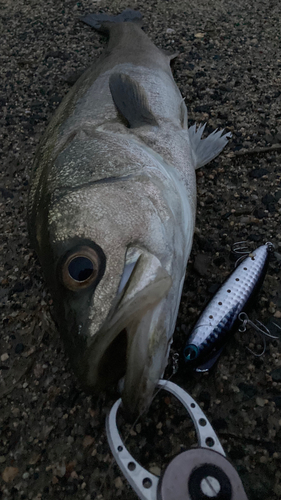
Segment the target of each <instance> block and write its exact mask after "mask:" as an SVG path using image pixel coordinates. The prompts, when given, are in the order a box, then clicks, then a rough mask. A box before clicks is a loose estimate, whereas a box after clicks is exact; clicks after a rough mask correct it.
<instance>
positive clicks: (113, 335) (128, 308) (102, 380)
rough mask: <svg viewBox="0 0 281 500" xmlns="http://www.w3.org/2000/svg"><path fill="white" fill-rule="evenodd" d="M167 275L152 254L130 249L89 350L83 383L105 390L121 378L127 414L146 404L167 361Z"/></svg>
mask: <svg viewBox="0 0 281 500" xmlns="http://www.w3.org/2000/svg"><path fill="white" fill-rule="evenodd" d="M171 285H172V279H171V276H170V275H169V273H168V272H167V271H166V270H165V268H164V267H163V266H162V265H161V263H160V261H159V259H158V258H157V257H155V256H154V255H153V254H151V253H149V252H147V251H145V250H143V249H142V250H139V249H136V248H130V249H129V251H128V252H127V255H126V263H125V266H124V271H123V275H122V277H121V280H120V285H119V289H118V293H117V297H116V301H115V304H114V306H113V307H112V312H111V314H109V317H108V319H107V321H106V322H105V324H104V325H103V326H102V328H101V329H100V331H99V332H98V333H97V334H96V335H95V339H94V341H93V343H92V344H91V348H90V352H88V356H87V358H88V363H87V372H88V373H87V385H88V386H90V387H93V388H98V390H104V389H106V388H108V387H110V386H113V385H114V384H116V383H117V382H118V381H119V380H120V379H121V378H122V377H124V388H123V391H122V400H123V405H124V407H125V410H126V412H127V414H128V415H131V416H135V415H137V414H139V413H142V412H143V411H145V410H146V408H147V407H148V406H149V404H150V402H151V399H152V396H153V391H154V388H155V386H156V384H157V382H158V380H159V378H160V377H161V375H162V373H163V371H164V368H165V365H166V359H167V351H168V344H169V342H168V337H169V335H168V333H169V332H167V326H166V325H167V310H166V300H167V299H166V297H167V294H168V291H169V290H170V288H171Z"/></svg>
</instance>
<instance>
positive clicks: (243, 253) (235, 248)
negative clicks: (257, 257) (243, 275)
mask: <svg viewBox="0 0 281 500" xmlns="http://www.w3.org/2000/svg"><path fill="white" fill-rule="evenodd" d="M231 250H232V252H233V253H234V254H235V255H240V257H239V258H238V259H237V260H236V262H235V266H234V267H235V268H236V267H237V266H238V264H240V263H241V262H242V261H243V260H244V259H245V258H246V257H247V256H248V255H249V253H250V250H249V248H248V246H247V241H237V242H236V243H233V245H232V247H231Z"/></svg>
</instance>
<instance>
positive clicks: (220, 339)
mask: <svg viewBox="0 0 281 500" xmlns="http://www.w3.org/2000/svg"><path fill="white" fill-rule="evenodd" d="M273 250H274V246H273V244H272V243H271V242H268V243H266V244H265V245H261V246H260V247H258V248H257V249H256V250H254V251H253V252H251V253H249V255H248V257H246V258H245V259H244V260H242V262H241V263H240V264H239V265H237V267H236V269H234V271H233V272H232V273H231V274H230V276H228V278H227V279H226V280H225V282H224V283H223V284H222V285H221V286H220V288H219V289H218V291H217V292H216V293H215V295H214V296H213V297H212V299H211V300H210V302H209V303H208V304H207V306H206V307H205V309H204V310H203V312H202V313H201V315H200V317H199V319H198V320H197V322H196V324H195V326H194V328H193V329H192V331H191V333H190V335H189V337H188V340H187V342H186V346H185V348H184V360H185V362H186V366H189V367H190V368H192V369H194V370H195V371H197V372H206V371H208V370H210V369H211V368H212V366H213V365H214V364H215V363H216V362H217V360H218V359H219V357H220V355H221V353H222V351H223V349H224V347H225V345H226V343H227V342H228V341H229V339H230V337H231V334H232V333H233V332H234V331H235V330H236V329H237V327H238V325H239V322H240V324H241V323H243V319H242V318H243V317H244V314H245V312H246V311H247V310H248V309H249V307H250V305H251V303H252V302H253V300H254V299H255V297H256V295H257V293H258V291H259V290H260V288H261V286H262V283H263V280H264V277H265V274H266V270H267V267H268V263H269V259H270V255H271V253H272V252H273ZM241 315H242V316H241ZM245 316H246V315H245ZM246 317H247V316H246ZM241 326H243V325H241ZM265 335H267V336H270V335H268V334H266V333H265Z"/></svg>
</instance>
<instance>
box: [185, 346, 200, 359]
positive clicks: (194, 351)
mask: <svg viewBox="0 0 281 500" xmlns="http://www.w3.org/2000/svg"><path fill="white" fill-rule="evenodd" d="M198 354H199V349H198V347H196V346H195V345H192V344H190V345H187V346H186V348H185V349H184V358H185V361H194V360H195V359H196V358H197V356H198Z"/></svg>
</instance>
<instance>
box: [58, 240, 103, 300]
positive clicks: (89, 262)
mask: <svg viewBox="0 0 281 500" xmlns="http://www.w3.org/2000/svg"><path fill="white" fill-rule="evenodd" d="M99 266H100V262H99V257H98V254H97V253H96V252H95V250H94V249H93V248H90V247H80V248H79V249H78V250H76V251H75V252H74V253H72V254H70V255H68V257H67V259H66V260H65V262H64V264H63V267H62V281H63V284H64V285H65V286H66V287H67V288H69V289H70V290H73V291H76V290H81V289H82V288H87V287H89V286H90V285H91V284H92V283H94V282H95V280H96V279H97V276H98V272H99Z"/></svg>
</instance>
